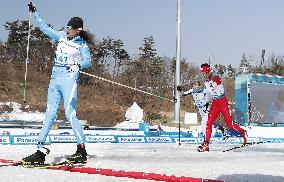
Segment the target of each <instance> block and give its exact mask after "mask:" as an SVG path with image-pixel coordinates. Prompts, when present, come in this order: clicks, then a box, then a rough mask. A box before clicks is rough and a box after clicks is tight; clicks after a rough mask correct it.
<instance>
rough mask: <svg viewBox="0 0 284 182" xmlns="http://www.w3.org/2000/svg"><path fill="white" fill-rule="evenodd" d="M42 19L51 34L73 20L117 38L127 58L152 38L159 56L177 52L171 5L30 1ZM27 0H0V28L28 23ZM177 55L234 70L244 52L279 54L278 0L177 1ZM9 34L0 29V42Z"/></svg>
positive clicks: (155, 0) (165, 0) (281, 19)
mask: <svg viewBox="0 0 284 182" xmlns="http://www.w3.org/2000/svg"><path fill="white" fill-rule="evenodd" d="M33 2H34V3H35V4H36V5H37V9H38V11H39V13H40V14H41V16H42V18H43V19H44V20H45V21H46V22H47V23H49V24H51V25H53V27H54V28H55V29H59V28H61V27H62V26H65V25H66V23H67V22H68V20H69V19H70V18H71V17H73V16H80V17H82V18H83V19H84V28H85V29H87V30H90V31H91V32H92V33H93V34H95V35H96V37H97V39H99V40H101V39H102V38H103V37H106V36H110V37H112V38H114V39H121V40H123V42H124V43H125V48H126V50H127V51H128V52H129V53H130V54H131V55H137V54H138V53H139V47H140V46H141V45H142V40H143V38H145V37H147V36H150V35H153V37H154V39H155V41H156V48H157V52H158V54H159V55H160V56H168V57H173V56H175V53H176V9H177V7H176V4H177V1H176V0H80V1H78V0H76V1H75V0H45V1H44V0H34V1H33ZM27 3H28V0H8V1H3V2H2V3H1V7H0V23H1V25H3V24H5V22H6V21H15V20H18V19H19V20H28V18H29V12H28V10H27ZM181 6H182V8H181V21H182V22H181V33H182V34H181V38H182V40H181V41H182V42H181V54H182V57H184V58H186V59H187V60H189V61H190V62H193V63H195V64H197V65H199V64H200V63H202V62H204V61H207V60H208V54H209V53H211V54H213V55H214V57H213V58H211V61H212V62H213V64H225V65H228V64H232V65H234V66H237V65H238V64H239V61H240V59H241V56H242V54H243V53H246V55H247V56H248V57H249V56H253V57H255V58H258V59H260V57H261V50H262V49H265V50H266V55H267V56H269V55H271V54H276V55H280V56H282V55H284V44H283V43H284V11H283V7H284V1H283V0H181ZM7 34H8V32H7V31H5V30H4V28H3V26H1V27H0V40H1V41H2V42H5V41H6V39H7Z"/></svg>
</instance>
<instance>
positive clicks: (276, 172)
mask: <svg viewBox="0 0 284 182" xmlns="http://www.w3.org/2000/svg"><path fill="white" fill-rule="evenodd" d="M232 146H234V145H230V144H212V145H211V146H210V152H206V153H198V152H197V151H196V147H197V145H194V144H193V145H186V144H184V145H181V146H178V145H177V144H121V143H95V144H94V143H87V146H86V147H87V152H88V163H87V164H86V167H95V168H107V169H116V170H126V171H138V172H147V173H150V172H153V173H158V174H166V175H175V176H189V177H195V178H207V179H219V180H225V181H228V182H246V181H247V182H272V181H273V182H284V144H282V143H278V144H272V143H270V144H259V145H254V146H250V147H246V148H242V149H237V150H234V151H230V152H222V151H223V150H224V149H227V148H230V147H232ZM75 147H76V144H52V145H50V146H48V148H50V149H51V153H50V154H49V155H48V156H47V158H46V160H47V162H59V161H62V160H64V158H65V157H66V156H67V155H71V154H72V153H74V151H75ZM33 152H35V146H32V145H2V146H1V150H0V158H1V159H13V160H19V159H21V158H22V157H25V156H27V155H29V154H31V153H33ZM0 177H1V178H0V179H1V181H3V182H7V181H11V182H14V181H24V182H25V181H26V182H30V181H45V182H49V181H50V182H54V181H68V182H73V181H74V182H75V181H76V182H77V181H99V182H104V181H148V180H138V179H130V178H125V177H123V178H119V177H109V176H102V175H98V174H81V173H71V172H66V171H54V170H47V169H27V168H23V167H19V166H17V167H16V166H11V167H1V168H0Z"/></svg>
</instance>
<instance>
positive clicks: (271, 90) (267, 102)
mask: <svg viewBox="0 0 284 182" xmlns="http://www.w3.org/2000/svg"><path fill="white" fill-rule="evenodd" d="M235 103H236V112H235V114H236V122H238V123H240V124H241V125H245V126H247V125H261V126H264V125H266V126H267V125H268V126H271V125H273V126H275V125H277V126H278V125H284V119H281V116H282V114H283V113H284V110H283V111H282V109H281V108H282V107H283V105H284V77H282V76H272V75H264V74H241V75H238V76H237V77H236V80H235ZM283 108H284V107H283ZM282 112H283V113H282ZM276 114H278V115H279V116H276Z"/></svg>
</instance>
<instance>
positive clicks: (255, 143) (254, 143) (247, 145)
mask: <svg viewBox="0 0 284 182" xmlns="http://www.w3.org/2000/svg"><path fill="white" fill-rule="evenodd" d="M261 143H266V142H264V141H260V142H248V143H245V144H242V145H239V146H235V147H232V148H229V149H226V150H223V152H229V151H231V150H235V149H240V148H244V147H249V146H251V145H257V144H261Z"/></svg>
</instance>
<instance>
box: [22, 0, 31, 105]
mask: <svg viewBox="0 0 284 182" xmlns="http://www.w3.org/2000/svg"><path fill="white" fill-rule="evenodd" d="M30 3H31V1H30ZM31 18H32V12H31V11H30V17H29V30H28V43H27V57H26V70H25V82H24V100H23V102H24V103H26V95H27V93H26V92H27V74H28V61H29V49H30V37H31Z"/></svg>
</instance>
